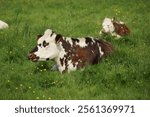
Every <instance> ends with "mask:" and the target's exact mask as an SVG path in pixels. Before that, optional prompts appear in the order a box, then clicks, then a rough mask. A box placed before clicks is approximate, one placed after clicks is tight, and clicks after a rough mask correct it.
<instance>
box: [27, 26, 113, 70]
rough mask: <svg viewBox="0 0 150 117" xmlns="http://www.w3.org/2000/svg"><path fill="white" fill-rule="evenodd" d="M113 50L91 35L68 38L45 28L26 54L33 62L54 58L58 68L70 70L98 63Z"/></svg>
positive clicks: (109, 45) (104, 42) (106, 43)
mask: <svg viewBox="0 0 150 117" xmlns="http://www.w3.org/2000/svg"><path fill="white" fill-rule="evenodd" d="M112 51H113V48H112V45H111V44H110V43H108V42H106V41H104V40H98V39H94V38H92V37H85V38H70V37H63V36H62V35H60V34H56V33H55V32H53V31H52V30H51V29H47V30H46V31H45V33H44V35H39V36H38V40H37V46H36V47H35V48H34V49H33V50H32V51H31V52H30V53H29V54H28V58H29V59H30V60H32V61H33V62H36V61H46V60H49V59H54V60H55V62H56V65H55V66H57V67H58V70H59V71H60V72H61V73H62V72H66V71H68V72H70V71H74V70H77V69H79V68H83V67H85V66H87V65H93V64H98V63H99V62H100V60H101V59H102V58H104V57H106V56H107V55H109V54H110V53H111V52H112Z"/></svg>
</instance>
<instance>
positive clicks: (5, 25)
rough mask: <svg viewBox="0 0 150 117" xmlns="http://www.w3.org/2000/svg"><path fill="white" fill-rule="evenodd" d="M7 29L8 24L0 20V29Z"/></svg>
mask: <svg viewBox="0 0 150 117" xmlns="http://www.w3.org/2000/svg"><path fill="white" fill-rule="evenodd" d="M4 28H8V24H7V23H5V22H4V21H2V20H0V29H4Z"/></svg>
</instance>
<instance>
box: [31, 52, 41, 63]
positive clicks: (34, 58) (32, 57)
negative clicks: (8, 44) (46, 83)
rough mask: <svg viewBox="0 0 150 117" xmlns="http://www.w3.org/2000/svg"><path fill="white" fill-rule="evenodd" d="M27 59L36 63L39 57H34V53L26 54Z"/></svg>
mask: <svg viewBox="0 0 150 117" xmlns="http://www.w3.org/2000/svg"><path fill="white" fill-rule="evenodd" d="M28 59H29V60H31V61H33V62H36V61H38V59H39V57H38V56H36V55H35V54H34V53H29V54H28Z"/></svg>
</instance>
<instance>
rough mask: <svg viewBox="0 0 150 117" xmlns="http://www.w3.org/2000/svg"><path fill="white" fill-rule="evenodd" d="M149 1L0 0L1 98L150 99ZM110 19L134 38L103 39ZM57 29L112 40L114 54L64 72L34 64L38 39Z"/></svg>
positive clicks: (64, 33)
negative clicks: (2, 25)
mask: <svg viewBox="0 0 150 117" xmlns="http://www.w3.org/2000/svg"><path fill="white" fill-rule="evenodd" d="M148 4H150V1H149V0H0V20H3V21H5V22H7V23H8V24H9V28H8V29H4V30H0V99H2V100H10V99H11V100H16V99H17V100H22V99H24V100H26V99H33V100H34V99H37V100H72V99H80V100H82V99H84V100H87V99H89V100H91V99H92V100H109V99H111V100H114V99H116V100H117V99H121V100H123V99H127V100H128V99H131V100H135V99H137V100H138V99H150V8H149V6H148ZM105 17H110V18H111V17H116V18H117V19H118V20H122V21H124V22H125V23H126V24H127V25H128V27H129V28H130V29H131V34H130V35H129V36H126V37H123V38H122V39H115V38H114V37H111V36H105V37H102V36H100V35H99V31H100V29H101V28H102V26H101V23H102V21H103V19H104V18H105ZM47 28H51V29H53V30H54V31H55V32H57V33H60V34H62V35H63V36H70V37H85V36H93V37H99V38H103V39H105V40H107V41H109V42H111V43H112V44H113V46H114V48H115V51H114V53H113V54H112V55H111V56H109V57H108V58H107V59H104V60H103V61H102V62H101V63H100V64H98V65H94V66H88V67H86V68H85V69H82V70H77V71H74V72H71V73H65V74H61V73H59V72H58V71H52V70H51V66H52V65H53V64H54V62H53V61H51V60H50V61H47V62H37V63H34V62H31V61H29V60H28V59H27V54H28V52H29V51H30V50H31V49H32V48H33V47H34V46H35V45H36V36H37V35H38V34H43V32H44V31H45V29H47Z"/></svg>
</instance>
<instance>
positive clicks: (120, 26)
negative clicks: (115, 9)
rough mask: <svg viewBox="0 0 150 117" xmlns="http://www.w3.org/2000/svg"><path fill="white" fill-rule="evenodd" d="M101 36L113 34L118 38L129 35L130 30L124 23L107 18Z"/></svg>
mask: <svg viewBox="0 0 150 117" xmlns="http://www.w3.org/2000/svg"><path fill="white" fill-rule="evenodd" d="M101 34H111V36H115V37H117V38H121V37H123V36H126V35H129V34H130V30H129V28H128V27H127V26H126V24H125V23H124V22H122V21H117V20H116V19H115V18H112V19H110V18H105V19H104V20H103V23H102V29H101V31H100V35H101Z"/></svg>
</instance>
